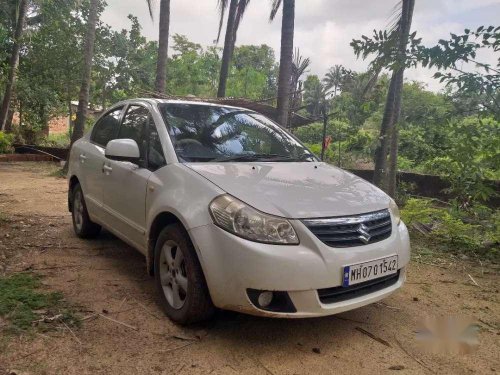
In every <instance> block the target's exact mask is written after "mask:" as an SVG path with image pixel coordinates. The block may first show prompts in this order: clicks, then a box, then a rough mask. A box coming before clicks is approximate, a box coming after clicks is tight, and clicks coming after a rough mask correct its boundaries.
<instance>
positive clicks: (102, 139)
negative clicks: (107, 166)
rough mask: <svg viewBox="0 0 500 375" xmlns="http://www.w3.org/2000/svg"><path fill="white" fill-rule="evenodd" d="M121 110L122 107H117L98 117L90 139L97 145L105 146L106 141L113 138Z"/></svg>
mask: <svg viewBox="0 0 500 375" xmlns="http://www.w3.org/2000/svg"><path fill="white" fill-rule="evenodd" d="M121 112H122V108H117V109H114V110H113V111H111V112H109V113H108V114H106V115H104V117H102V118H101V119H99V121H97V123H96V124H95V126H94V130H93V131H92V136H91V138H90V140H91V141H92V142H94V143H97V144H98V145H101V146H103V147H106V145H107V144H108V142H109V141H111V140H112V139H114V137H115V135H116V132H117V131H118V127H119V125H120V114H121Z"/></svg>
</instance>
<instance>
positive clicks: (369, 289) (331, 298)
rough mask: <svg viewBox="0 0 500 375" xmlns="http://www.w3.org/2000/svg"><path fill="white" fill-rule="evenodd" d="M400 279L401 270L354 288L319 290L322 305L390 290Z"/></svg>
mask: <svg viewBox="0 0 500 375" xmlns="http://www.w3.org/2000/svg"><path fill="white" fill-rule="evenodd" d="M398 279H399V270H398V272H397V273H396V274H394V275H389V276H384V277H379V278H378V279H375V280H369V281H365V282H362V283H359V284H356V285H352V286H347V287H343V286H336V287H334V288H326V289H318V297H319V300H320V301H321V303H324V304H329V303H335V302H342V301H346V300H348V299H352V298H356V297H362V296H365V295H367V294H370V293H374V292H377V291H379V290H382V289H385V288H388V287H390V286H391V285H394V284H396V282H397V281H398Z"/></svg>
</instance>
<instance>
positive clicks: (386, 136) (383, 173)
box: [373, 0, 415, 191]
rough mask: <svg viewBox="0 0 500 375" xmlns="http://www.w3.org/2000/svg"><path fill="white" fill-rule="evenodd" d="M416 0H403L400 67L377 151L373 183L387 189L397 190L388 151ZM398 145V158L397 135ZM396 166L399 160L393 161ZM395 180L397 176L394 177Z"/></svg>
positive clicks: (391, 90)
mask: <svg viewBox="0 0 500 375" xmlns="http://www.w3.org/2000/svg"><path fill="white" fill-rule="evenodd" d="M414 5H415V0H403V8H402V12H401V20H400V26H399V31H398V33H399V36H398V38H399V42H398V59H399V65H400V66H399V67H398V68H397V69H396V70H395V71H394V72H393V74H392V77H391V83H390V86H389V92H388V93H387V100H386V107H385V110H384V117H383V119H382V124H381V126H380V138H379V139H380V143H379V145H378V146H377V150H376V151H375V170H374V173H373V183H374V184H375V185H377V186H379V187H380V188H382V189H384V190H385V191H389V190H390V191H395V190H396V187H395V186H390V184H389V183H388V173H387V152H388V150H389V142H390V141H391V137H392V135H393V132H394V128H395V126H396V124H397V122H398V121H399V114H400V112H401V95H402V92H403V78H404V68H405V61H404V60H405V58H406V45H407V44H408V35H409V33H410V28H411V20H412V16H413V8H414ZM395 141H396V146H395V147H394V155H393V159H394V158H397V137H395ZM391 164H392V165H394V166H395V167H396V166H397V161H396V160H393V163H391ZM395 173H396V171H392V172H391V175H395ZM394 181H395V178H394Z"/></svg>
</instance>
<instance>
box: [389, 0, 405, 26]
mask: <svg viewBox="0 0 500 375" xmlns="http://www.w3.org/2000/svg"><path fill="white" fill-rule="evenodd" d="M401 17H403V1H402V0H400V1H398V2H397V3H396V4H395V5H394V7H393V8H392V12H391V15H390V16H389V22H388V24H387V27H386V29H387V30H389V35H391V34H394V33H396V32H397V31H398V30H399V27H400V26H401Z"/></svg>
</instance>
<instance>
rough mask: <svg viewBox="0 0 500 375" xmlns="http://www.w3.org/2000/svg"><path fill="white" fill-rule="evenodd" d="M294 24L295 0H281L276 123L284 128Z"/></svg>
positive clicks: (288, 98) (286, 114) (288, 106)
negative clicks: (281, 16) (281, 13)
mask: <svg viewBox="0 0 500 375" xmlns="http://www.w3.org/2000/svg"><path fill="white" fill-rule="evenodd" d="M294 24H295V0H283V18H282V22H281V50H280V70H279V78H278V123H279V124H281V126H283V127H286V128H288V111H289V109H290V86H291V78H292V59H293V33H294Z"/></svg>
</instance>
